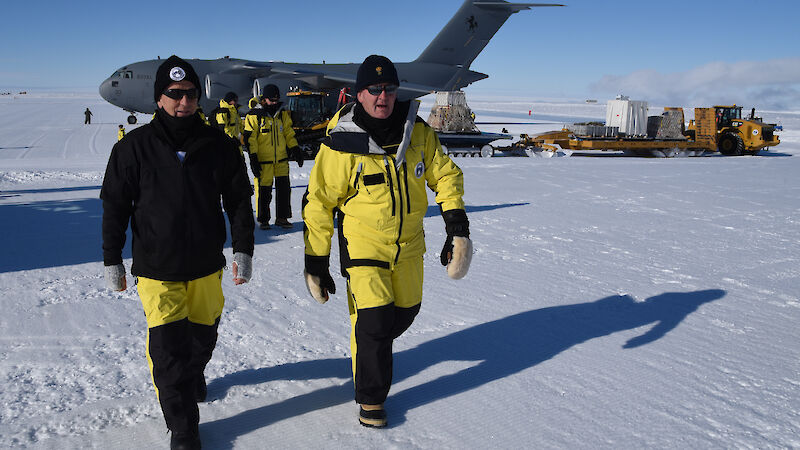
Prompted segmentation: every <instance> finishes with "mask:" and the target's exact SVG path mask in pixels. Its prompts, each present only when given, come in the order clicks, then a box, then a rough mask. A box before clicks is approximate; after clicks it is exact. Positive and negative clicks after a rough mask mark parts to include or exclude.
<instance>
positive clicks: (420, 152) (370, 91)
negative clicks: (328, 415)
mask: <svg viewBox="0 0 800 450" xmlns="http://www.w3.org/2000/svg"><path fill="white" fill-rule="evenodd" d="M399 84H400V83H399V79H398V76H397V71H396V70H395V67H394V65H393V64H392V62H391V61H389V60H388V59H387V58H385V57H383V56H378V55H371V56H369V57H367V58H366V59H365V60H364V62H363V63H362V64H361V66H360V67H359V70H358V74H357V77H356V86H355V90H356V92H357V99H358V101H357V102H356V103H354V104H353V103H351V104H348V105H346V106H344V107H343V108H342V109H341V110H340V111H339V112H338V113H337V114H336V115H335V116H334V117H333V119H332V120H331V122H330V124H329V125H328V134H327V136H326V138H325V141H324V142H323V144H322V145H321V147H320V151H319V153H318V154H317V157H316V160H315V164H314V168H313V169H312V171H311V175H310V177H309V183H308V190H307V191H306V194H305V196H304V198H303V220H304V221H305V229H304V237H305V273H304V276H305V279H306V285H307V287H308V290H309V292H310V293H311V295H312V296H313V297H314V299H316V300H317V301H319V302H320V303H324V302H325V301H327V300H328V298H329V294H334V293H335V292H336V286H335V284H334V282H333V278H332V277H331V275H330V272H329V268H328V266H329V256H330V249H331V238H332V235H333V228H334V224H333V223H334V220H333V219H334V213H335V214H336V222H337V225H338V231H339V253H340V257H341V270H342V275H343V276H344V277H346V278H347V300H348V306H349V310H350V320H351V325H352V328H351V336H350V346H351V357H352V364H353V367H352V369H353V379H354V384H355V400H356V402H357V403H358V404H359V405H360V409H359V421H360V423H361V424H362V425H365V426H368V427H384V426H386V424H387V421H386V412H385V410H384V408H383V403H384V401H385V400H386V397H387V396H388V393H389V388H390V386H391V382H392V342H393V340H394V339H395V338H397V337H399V336H400V335H401V334H402V333H403V332H404V331H405V330H406V329H408V327H409V326H411V323H412V322H413V321H414V318H415V317H416V315H417V313H418V312H419V309H420V304H421V302H422V278H423V261H422V256H423V254H424V253H425V236H424V232H423V228H422V220H423V218H424V217H425V213H426V212H427V209H428V198H427V192H426V190H425V186H426V185H427V186H428V187H429V188H431V189H432V190H433V191H434V192H436V203H438V204H439V207H440V210H441V211H442V217H443V218H444V220H445V227H446V231H447V239H446V243H445V248H444V249H443V250H442V255H441V261H442V264H443V265H446V266H447V269H448V274H449V275H450V277H451V278H454V279H459V278H462V277H463V276H464V275H466V272H467V269H468V268H469V264H470V260H471V257H472V243H471V242H470V240H469V221H468V220H467V215H466V212H465V210H464V201H463V199H462V197H463V194H464V183H463V174H462V172H461V169H459V168H458V166H456V164H455V163H454V162H453V161H452V160H451V159H450V158H449V157H448V156H446V155H445V154H443V153H442V149H441V145H440V144H439V139H438V137H437V136H436V133H435V132H434V130H433V129H432V128H430V127H429V126H428V125H427V124H426V123H425V122H424V121H423V120H422V119H420V118H419V117H417V109H418V107H419V102H417V101H406V102H400V101H397V90H398V86H399Z"/></svg>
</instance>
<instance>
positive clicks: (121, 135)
mask: <svg viewBox="0 0 800 450" xmlns="http://www.w3.org/2000/svg"><path fill="white" fill-rule="evenodd" d="M124 137H125V127H123V126H122V125H121V124H120V126H119V130H117V140H118V141H121V140H122V138H124Z"/></svg>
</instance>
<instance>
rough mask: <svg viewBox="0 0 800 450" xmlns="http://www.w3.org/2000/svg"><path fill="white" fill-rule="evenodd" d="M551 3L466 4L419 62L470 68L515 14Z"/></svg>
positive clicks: (493, 1)
mask: <svg viewBox="0 0 800 450" xmlns="http://www.w3.org/2000/svg"><path fill="white" fill-rule="evenodd" d="M537 6H564V5H559V4H550V3H509V2H505V1H501V0H489V1H480V0H466V1H465V2H464V4H463V5H461V8H459V10H458V11H457V12H456V14H455V15H454V16H453V18H452V19H450V22H448V23H447V25H445V27H444V28H442V30H441V31H440V32H439V34H437V35H436V37H435V38H434V39H433V41H431V43H430V44H429V45H428V47H427V48H425V50H423V52H422V54H420V55H419V57H418V58H417V59H416V61H415V62H425V63H437V64H446V65H449V66H460V67H463V68H469V66H470V64H472V61H474V60H475V58H477V57H478V54H480V52H481V51H482V50H483V49H484V47H486V44H488V43H489V40H490V39H491V38H492V37H493V36H494V35H495V33H497V30H499V29H500V27H501V26H503V24H504V23H505V22H506V20H507V19H508V18H509V17H510V16H511V14H514V13H517V12H519V11H524V10H528V9H530V8H532V7H537Z"/></svg>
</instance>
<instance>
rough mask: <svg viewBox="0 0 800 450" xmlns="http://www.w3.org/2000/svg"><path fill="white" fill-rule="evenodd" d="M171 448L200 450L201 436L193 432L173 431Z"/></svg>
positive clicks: (170, 442)
mask: <svg viewBox="0 0 800 450" xmlns="http://www.w3.org/2000/svg"><path fill="white" fill-rule="evenodd" d="M169 448H170V450H200V436H197V435H196V434H193V433H172V437H171V438H170V440H169Z"/></svg>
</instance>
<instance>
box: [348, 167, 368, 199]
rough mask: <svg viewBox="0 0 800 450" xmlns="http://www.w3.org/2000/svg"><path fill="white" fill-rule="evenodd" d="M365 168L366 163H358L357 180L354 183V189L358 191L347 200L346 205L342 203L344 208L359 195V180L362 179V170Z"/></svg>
mask: <svg viewBox="0 0 800 450" xmlns="http://www.w3.org/2000/svg"><path fill="white" fill-rule="evenodd" d="M363 167H364V163H358V168H357V169H356V179H355V181H353V189H355V190H356V193H355V194H353V195H351V196H350V197H348V198H347V200H345V201H344V203H342V206H344V205H346V204H347V202H349V201H350V200H352V199H353V198H354V197H355V196H356V195H358V179H359V178H360V177H361V169H362V168H363ZM365 188H366V186H365ZM367 193H369V191H367Z"/></svg>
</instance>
